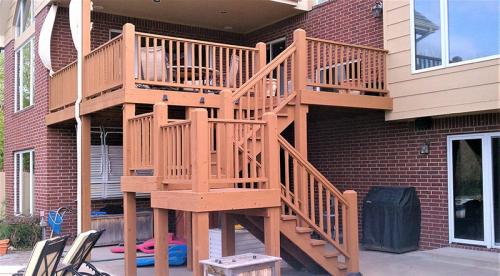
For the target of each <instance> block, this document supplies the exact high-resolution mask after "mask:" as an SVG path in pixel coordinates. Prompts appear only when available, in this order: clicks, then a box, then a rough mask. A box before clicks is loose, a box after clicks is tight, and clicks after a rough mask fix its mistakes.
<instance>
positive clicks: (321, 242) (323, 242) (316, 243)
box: [311, 239, 326, 246]
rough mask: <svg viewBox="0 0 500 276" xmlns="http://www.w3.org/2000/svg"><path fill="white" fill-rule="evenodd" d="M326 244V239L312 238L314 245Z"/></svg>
mask: <svg viewBox="0 0 500 276" xmlns="http://www.w3.org/2000/svg"><path fill="white" fill-rule="evenodd" d="M325 244H326V241H324V240H316V239H311V245H312V246H321V245H325Z"/></svg>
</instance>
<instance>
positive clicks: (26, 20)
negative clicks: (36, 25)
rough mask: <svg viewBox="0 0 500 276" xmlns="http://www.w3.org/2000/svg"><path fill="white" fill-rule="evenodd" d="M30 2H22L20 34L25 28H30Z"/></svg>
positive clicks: (25, 0) (27, 0)
mask: <svg viewBox="0 0 500 276" xmlns="http://www.w3.org/2000/svg"><path fill="white" fill-rule="evenodd" d="M31 1H32V0H24V1H23V14H22V20H23V22H22V26H23V28H22V29H21V32H24V31H25V30H26V29H27V28H29V27H30V26H31V16H32V7H31Z"/></svg>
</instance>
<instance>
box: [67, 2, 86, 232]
mask: <svg viewBox="0 0 500 276" xmlns="http://www.w3.org/2000/svg"><path fill="white" fill-rule="evenodd" d="M82 11H83V1H82V0H71V2H70V4H69V15H70V16H69V18H70V27H71V35H72V37H73V42H74V44H75V48H76V51H77V54H78V56H77V89H76V91H77V97H76V101H75V120H76V163H77V165H76V167H77V176H76V177H77V178H76V189H77V191H76V202H77V233H81V231H82V120H81V118H80V103H81V102H82V97H83V87H82V85H83V51H82V48H83V47H82V42H83V38H82V36H83V32H82V28H81V26H82V25H83V16H82Z"/></svg>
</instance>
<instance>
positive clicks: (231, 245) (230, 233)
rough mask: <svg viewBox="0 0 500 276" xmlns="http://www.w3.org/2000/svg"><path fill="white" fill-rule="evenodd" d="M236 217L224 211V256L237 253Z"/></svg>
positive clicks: (222, 232) (222, 231)
mask: <svg viewBox="0 0 500 276" xmlns="http://www.w3.org/2000/svg"><path fill="white" fill-rule="evenodd" d="M234 225H235V221H234V217H233V215H231V214H228V213H222V227H221V234H222V257H226V256H233V255H234V254H235V249H236V248H235V232H234Z"/></svg>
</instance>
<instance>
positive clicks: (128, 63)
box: [122, 23, 135, 90]
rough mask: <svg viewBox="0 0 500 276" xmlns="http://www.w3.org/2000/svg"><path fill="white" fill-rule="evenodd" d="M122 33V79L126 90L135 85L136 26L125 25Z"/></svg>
mask: <svg viewBox="0 0 500 276" xmlns="http://www.w3.org/2000/svg"><path fill="white" fill-rule="evenodd" d="M122 35H123V41H122V67H123V69H122V81H123V88H124V89H125V90H126V89H127V88H133V87H134V86H135V72H134V71H135V70H134V67H135V66H134V64H135V26H134V25H132V24H130V23H127V24H125V25H123V30H122Z"/></svg>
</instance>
